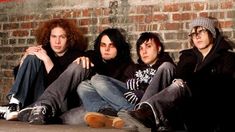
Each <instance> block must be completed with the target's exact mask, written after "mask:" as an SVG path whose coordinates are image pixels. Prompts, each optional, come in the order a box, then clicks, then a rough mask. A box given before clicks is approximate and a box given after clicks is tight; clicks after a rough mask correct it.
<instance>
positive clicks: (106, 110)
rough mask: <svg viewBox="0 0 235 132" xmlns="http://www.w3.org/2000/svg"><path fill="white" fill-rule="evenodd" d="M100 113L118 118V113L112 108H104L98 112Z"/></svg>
mask: <svg viewBox="0 0 235 132" xmlns="http://www.w3.org/2000/svg"><path fill="white" fill-rule="evenodd" d="M98 113H101V114H104V115H108V116H117V113H118V112H117V111H116V110H114V109H112V108H102V109H100V110H99V111H98Z"/></svg>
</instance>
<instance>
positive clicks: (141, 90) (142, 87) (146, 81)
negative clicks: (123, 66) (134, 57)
mask: <svg viewBox="0 0 235 132" xmlns="http://www.w3.org/2000/svg"><path fill="white" fill-rule="evenodd" d="M138 62H139V64H135V65H132V66H130V67H129V68H128V70H127V73H126V74H128V75H126V76H128V77H129V79H128V80H131V79H135V83H134V85H135V86H133V87H135V88H136V89H135V90H130V91H132V92H134V93H135V95H137V97H138V98H139V101H140V100H141V101H144V100H146V99H148V98H149V97H151V96H152V95H153V94H155V93H158V92H159V91H161V90H162V89H163V88H165V87H167V86H168V85H169V84H170V83H171V81H172V78H173V77H174V74H175V63H174V62H173V60H172V58H171V57H170V56H169V54H168V53H163V54H162V55H161V56H159V58H158V60H157V61H156V63H155V64H153V65H152V66H150V65H147V64H145V63H144V62H142V61H141V60H140V59H139V60H138ZM166 62H168V63H169V64H167V63H166ZM163 63H165V64H164V65H162V64H163ZM170 64H171V65H170ZM161 66H164V67H162V69H164V68H165V69H164V70H158V68H160V67H161ZM152 80H154V81H155V82H152ZM131 83H132V84H131V85H133V82H131ZM151 83H152V84H154V85H150V84H151ZM127 85H129V84H128V82H127ZM147 88H148V92H145V91H146V89H147ZM150 89H151V90H150ZM153 90H154V91H153ZM145 93H146V94H145ZM144 94H145V96H144ZM143 96H144V98H143V99H142V97H143ZM139 101H138V102H139ZM138 102H137V103H138Z"/></svg>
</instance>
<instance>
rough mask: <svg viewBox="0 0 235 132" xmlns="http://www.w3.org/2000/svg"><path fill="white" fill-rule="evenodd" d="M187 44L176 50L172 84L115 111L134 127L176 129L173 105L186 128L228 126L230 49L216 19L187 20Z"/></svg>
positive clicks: (211, 130) (208, 131) (205, 131)
mask: <svg viewBox="0 0 235 132" xmlns="http://www.w3.org/2000/svg"><path fill="white" fill-rule="evenodd" d="M189 42H190V43H191V44H192V46H193V47H192V48H190V49H186V50H183V51H181V52H180V54H181V55H180V59H179V62H178V64H177V67H176V76H175V79H174V81H173V83H172V84H171V85H170V86H169V87H166V88H164V89H163V90H161V91H160V92H158V93H156V94H155V95H154V96H152V97H150V98H149V99H147V100H145V101H144V102H141V104H140V105H139V106H138V108H137V109H135V110H132V111H126V110H121V111H119V112H118V116H119V117H121V118H122V119H123V120H124V121H125V122H126V123H127V124H130V125H133V126H136V127H137V129H138V131H139V132H145V131H152V132H162V131H164V132H165V131H176V130H174V129H172V125H174V124H171V122H170V118H168V117H169V111H171V110H174V109H176V108H177V110H179V112H180V113H181V117H182V120H183V123H184V126H185V128H184V129H183V131H187V132H228V131H231V130H233V129H234V128H233V126H234V125H233V122H232V120H233V119H234V106H233V105H234V92H233V88H235V83H234V82H235V53H234V52H233V51H232V46H231V45H230V44H229V43H228V41H227V40H226V39H225V38H224V37H223V36H222V35H221V33H220V32H219V30H218V28H217V27H216V25H215V20H213V19H212V18H207V17H199V18H196V19H194V20H193V21H192V22H191V23H190V34H189Z"/></svg>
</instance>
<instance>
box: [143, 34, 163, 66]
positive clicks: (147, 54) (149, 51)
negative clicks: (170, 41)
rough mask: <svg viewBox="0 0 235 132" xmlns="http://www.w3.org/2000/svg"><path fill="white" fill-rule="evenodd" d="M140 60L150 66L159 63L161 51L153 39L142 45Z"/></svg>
mask: <svg viewBox="0 0 235 132" xmlns="http://www.w3.org/2000/svg"><path fill="white" fill-rule="evenodd" d="M139 50H140V58H141V60H142V61H143V62H144V63H145V64H148V65H153V64H155V62H156V61H157V55H158V52H159V51H160V49H158V48H157V46H156V44H155V42H154V41H153V39H149V40H148V41H145V42H144V43H143V44H141V45H140V49H139Z"/></svg>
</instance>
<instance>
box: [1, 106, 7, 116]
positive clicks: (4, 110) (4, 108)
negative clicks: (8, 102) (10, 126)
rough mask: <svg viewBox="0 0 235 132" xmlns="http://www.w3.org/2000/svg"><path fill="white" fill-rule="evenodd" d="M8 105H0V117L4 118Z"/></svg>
mask: <svg viewBox="0 0 235 132" xmlns="http://www.w3.org/2000/svg"><path fill="white" fill-rule="evenodd" d="M7 109H8V106H0V119H6V112H7Z"/></svg>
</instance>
